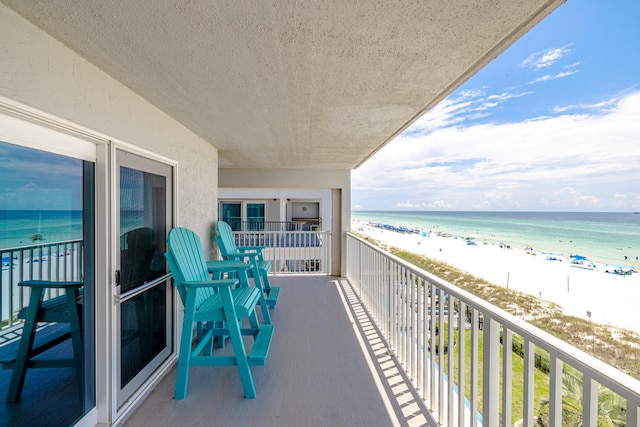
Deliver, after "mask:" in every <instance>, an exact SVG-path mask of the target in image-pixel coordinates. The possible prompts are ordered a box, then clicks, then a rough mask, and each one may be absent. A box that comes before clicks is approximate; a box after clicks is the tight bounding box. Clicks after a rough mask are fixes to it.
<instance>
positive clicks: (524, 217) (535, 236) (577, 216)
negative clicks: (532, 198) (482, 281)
mask: <svg viewBox="0 0 640 427" xmlns="http://www.w3.org/2000/svg"><path fill="white" fill-rule="evenodd" d="M351 217H352V219H357V220H361V221H365V222H377V223H382V224H390V225H394V226H404V227H408V228H414V229H420V230H422V231H434V232H437V231H440V232H447V233H451V234H453V235H459V236H462V237H472V238H474V239H475V240H477V241H479V242H487V243H505V244H508V245H510V246H511V247H514V248H520V249H524V248H525V247H526V246H533V247H534V248H535V249H536V250H537V251H548V252H554V253H560V254H563V255H565V256H569V255H570V254H576V253H577V254H580V255H584V256H587V257H588V258H589V259H591V260H592V261H595V262H597V263H603V264H623V265H633V266H635V267H638V266H640V261H638V258H640V214H637V213H632V212H629V213H600V212H598V213H592V212H389V211H386V212H374V211H353V212H351ZM625 256H626V257H627V259H626V260H625Z"/></svg>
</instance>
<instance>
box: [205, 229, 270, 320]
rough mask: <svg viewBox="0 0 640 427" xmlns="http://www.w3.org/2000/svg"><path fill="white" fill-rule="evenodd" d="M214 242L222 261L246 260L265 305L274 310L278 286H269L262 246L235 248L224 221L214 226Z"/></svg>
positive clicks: (267, 264) (268, 264)
mask: <svg viewBox="0 0 640 427" xmlns="http://www.w3.org/2000/svg"><path fill="white" fill-rule="evenodd" d="M216 230H217V232H218V233H217V235H216V242H217V243H218V248H219V249H220V253H221V254H222V258H224V259H235V260H240V261H245V260H248V261H249V263H250V264H251V275H252V277H253V280H254V282H255V284H256V286H257V287H259V288H261V289H262V290H263V291H264V294H265V300H266V302H267V305H268V306H269V307H271V308H275V306H276V304H277V303H278V298H279V297H280V286H271V284H270V283H269V271H270V270H271V261H267V260H265V259H264V256H263V255H262V250H263V249H264V248H265V247H264V246H242V247H240V248H239V247H237V246H236V241H235V239H234V237H233V232H232V231H231V227H230V226H229V224H227V223H226V222H224V221H218V224H217V225H216Z"/></svg>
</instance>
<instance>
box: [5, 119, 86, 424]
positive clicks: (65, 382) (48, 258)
mask: <svg viewBox="0 0 640 427" xmlns="http://www.w3.org/2000/svg"><path fill="white" fill-rule="evenodd" d="M60 147H63V148H64V154H61V153H60V152H61V150H60ZM95 157H96V149H95V145H94V144H92V143H89V142H86V141H83V140H80V139H78V138H74V137H72V136H69V135H64V134H61V133H58V132H55V131H53V130H50V129H44V128H42V127H39V126H37V125H34V124H32V123H27V122H22V121H20V120H18V119H15V118H10V117H6V116H2V115H0V159H1V160H0V182H2V188H0V201H1V203H0V253H1V256H2V275H1V276H0V318H1V321H2V322H1V323H0V360H1V361H2V362H3V365H4V368H5V369H0V402H2V403H0V420H2V421H0V424H2V425H15V426H22V425H25V426H26V425H70V424H73V423H75V422H76V421H77V420H78V419H80V418H81V417H82V416H83V415H85V414H86V413H87V412H88V411H89V410H91V409H92V408H93V407H94V406H95V400H96V399H95V363H94V361H95V336H94V331H95V286H94V285H95V255H94V254H95V238H94V236H95V221H94V218H95V181H94V180H95V175H94V174H95ZM30 281H39V284H40V285H42V284H47V286H46V287H45V288H39V287H38V286H36V285H33V286H30V285H29V284H30V283H35V282H30ZM70 282H73V283H74V285H73V288H72V289H71V288H69V290H68V291H67V289H66V288H65V285H63V284H64V283H70ZM67 292H70V294H69V295H72V296H73V297H68V296H67ZM34 295H35V296H36V297H35V298H33V296H34ZM38 296H39V298H40V299H38ZM55 307H62V308H63V309H64V310H66V311H63V312H66V313H73V316H71V315H69V316H68V317H57V318H55V319H54V320H53V321H50V320H49V318H48V317H45V315H44V314H42V313H48V314H52V318H53V315H54V314H55V313H54V311H53V310H54V308H55ZM36 313H37V314H36ZM76 313H77V314H76ZM34 320H35V323H34ZM34 325H35V327H34ZM30 337H31V338H30ZM43 345H44V346H43ZM47 348H48V349H47ZM40 350H44V351H42V352H40ZM23 368H24V369H23ZM5 399H6V403H5Z"/></svg>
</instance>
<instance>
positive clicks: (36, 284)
mask: <svg viewBox="0 0 640 427" xmlns="http://www.w3.org/2000/svg"><path fill="white" fill-rule="evenodd" d="M18 286H29V287H30V288H58V289H65V288H81V287H82V286H84V282H53V281H50V280H25V281H23V282H19V283H18Z"/></svg>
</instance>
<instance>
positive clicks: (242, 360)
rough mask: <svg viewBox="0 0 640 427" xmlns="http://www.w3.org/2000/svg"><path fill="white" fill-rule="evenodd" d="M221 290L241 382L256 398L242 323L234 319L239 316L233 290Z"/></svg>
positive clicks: (250, 394)
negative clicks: (233, 298)
mask: <svg viewBox="0 0 640 427" xmlns="http://www.w3.org/2000/svg"><path fill="white" fill-rule="evenodd" d="M220 292H221V293H222V301H223V304H224V313H225V317H226V318H227V325H229V336H230V337H231V345H232V346H233V353H234V355H235V358H236V363H237V365H238V373H239V374H240V382H241V383H242V388H243V389H244V395H245V397H246V398H248V399H254V398H255V397H256V388H255V386H254V384H253V377H252V376H251V370H250V369H249V363H248V362H247V352H246V350H245V348H244V341H243V340H242V333H241V332H240V325H239V323H238V322H236V321H235V320H234V319H236V318H237V317H236V312H235V308H234V305H233V300H232V298H231V290H230V289H229V288H224V289H221V290H220Z"/></svg>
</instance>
